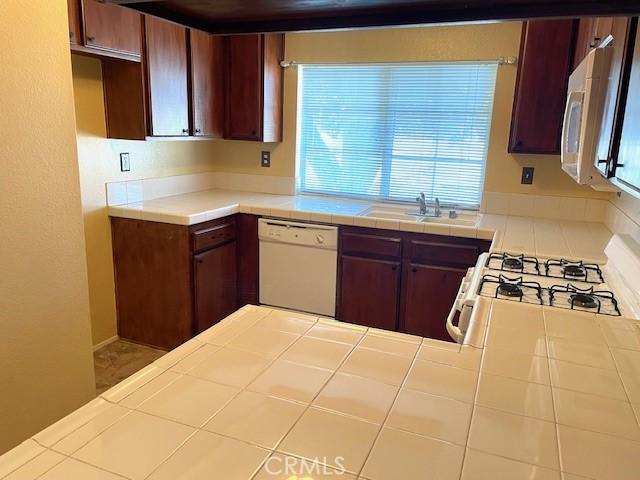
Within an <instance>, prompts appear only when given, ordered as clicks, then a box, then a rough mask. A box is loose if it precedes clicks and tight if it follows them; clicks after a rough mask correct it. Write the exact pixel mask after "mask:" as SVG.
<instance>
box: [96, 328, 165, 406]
mask: <svg viewBox="0 0 640 480" xmlns="http://www.w3.org/2000/svg"><path fill="white" fill-rule="evenodd" d="M165 353H167V352H165V351H164V350H158V349H156V348H151V347H145V346H144V345H138V344H136V343H131V342H125V341H124V340H116V341H115V342H113V343H110V344H109V345H105V346H104V347H102V348H101V349H99V350H96V351H95V352H94V354H93V366H94V369H95V374H96V394H97V395H100V394H101V393H102V392H104V391H106V390H108V389H109V388H111V387H113V386H114V385H116V384H117V383H120V382H121V381H122V380H124V379H125V378H127V377H130V376H131V375H133V374H134V373H136V372H137V371H138V370H141V369H143V368H144V367H146V366H147V365H150V364H151V363H153V362H155V361H156V360H157V359H158V358H160V357H162V356H163V355H164V354H165Z"/></svg>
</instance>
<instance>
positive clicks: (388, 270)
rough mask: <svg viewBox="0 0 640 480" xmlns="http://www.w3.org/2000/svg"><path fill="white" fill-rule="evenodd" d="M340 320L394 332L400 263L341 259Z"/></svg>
mask: <svg viewBox="0 0 640 480" xmlns="http://www.w3.org/2000/svg"><path fill="white" fill-rule="evenodd" d="M340 273H341V282H340V294H339V297H340V298H341V299H343V300H342V301H341V302H340V307H339V314H338V315H339V317H340V318H341V319H345V320H346V321H348V322H351V323H357V324H358V325H366V326H369V327H377V328H383V329H385V330H396V329H397V327H398V294H399V292H400V262H390V261H386V260H376V259H371V258H357V257H349V256H343V257H342V258H341V259H340Z"/></svg>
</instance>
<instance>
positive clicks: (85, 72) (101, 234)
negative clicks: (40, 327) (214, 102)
mask: <svg viewBox="0 0 640 480" xmlns="http://www.w3.org/2000/svg"><path fill="white" fill-rule="evenodd" d="M72 65H73V87H74V96H75V109H76V121H77V140H78V161H79V166H80V183H81V190H82V210H83V214H84V231H85V237H86V244H87V268H88V273H89V295H90V305H91V321H92V327H93V343H94V345H95V344H98V343H100V342H103V341H105V340H107V339H109V338H111V337H113V336H114V335H116V311H115V298H114V283H113V261H112V256H111V231H110V228H109V217H108V216H107V209H106V197H105V183H107V182H114V181H121V180H134V179H138V178H149V177H161V176H167V175H180V174H184V173H194V172H202V171H210V170H213V164H212V159H213V152H212V145H213V144H214V142H213V141H199V140H193V141H184V140H182V141H157V140H151V141H146V142H138V141H124V140H109V139H107V138H105V137H106V127H105V119H104V101H103V92H102V73H101V69H100V61H99V60H96V59H94V58H89V57H82V56H77V55H73V56H72ZM120 152H129V153H130V154H131V172H128V173H122V172H120V157H119V154H120ZM134 293H135V292H132V294H134Z"/></svg>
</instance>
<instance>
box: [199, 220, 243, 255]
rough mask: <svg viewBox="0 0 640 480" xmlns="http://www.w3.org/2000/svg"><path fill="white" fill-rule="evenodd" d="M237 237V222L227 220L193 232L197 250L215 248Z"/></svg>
mask: <svg viewBox="0 0 640 480" xmlns="http://www.w3.org/2000/svg"><path fill="white" fill-rule="evenodd" d="M235 238H236V222H226V223H221V224H220V225H215V226H213V227H209V228H205V229H202V230H197V231H195V232H193V250H194V251H195V252H198V251H201V250H206V249H208V248H213V247H215V246H218V245H222V244H223V243H226V242H229V241H231V240H234V239H235Z"/></svg>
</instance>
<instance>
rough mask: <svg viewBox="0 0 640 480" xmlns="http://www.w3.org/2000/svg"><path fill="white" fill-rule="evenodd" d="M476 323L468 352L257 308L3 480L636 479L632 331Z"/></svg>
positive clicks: (498, 306) (2, 467)
mask: <svg viewBox="0 0 640 480" xmlns="http://www.w3.org/2000/svg"><path fill="white" fill-rule="evenodd" d="M471 325H472V326H471V330H470V331H469V333H468V335H467V339H466V342H465V344H464V345H462V346H460V345H457V344H452V343H447V342H441V341H437V340H431V339H423V338H420V337H414V336H409V335H404V334H399V333H393V332H385V331H381V330H376V329H371V328H369V329H367V328H365V327H360V326H355V325H350V324H346V323H341V322H336V321H334V320H327V319H319V318H316V317H313V316H308V315H302V314H297V313H292V312H286V311H281V310H273V309H269V308H264V307H254V306H246V307H244V308H242V309H240V310H239V311H238V312H236V313H235V314H233V315H231V316H229V317H228V318H227V319H225V320H223V321H222V322H220V323H219V324H218V325H216V326H214V327H212V328H210V329H209V330H207V331H205V332H203V333H202V334H200V335H198V336H197V337H196V338H194V339H192V340H190V341H188V342H187V343H185V344H184V345H182V346H180V347H179V348H177V349H175V350H173V351H172V352H170V353H168V354H167V355H165V356H164V357H162V358H161V359H159V360H157V361H156V362H155V363H154V364H152V365H150V366H148V367H146V368H145V369H143V370H141V371H140V372H138V373H136V374H134V375H133V376H132V377H130V378H129V379H127V380H125V381H123V382H122V383H120V384H119V385H117V386H115V387H113V388H112V389H110V390H108V391H107V392H105V393H103V394H102V395H101V396H100V397H98V398H96V399H95V400H93V401H92V402H90V403H89V404H87V405H85V406H84V407H82V408H80V409H79V410H77V411H76V412H74V413H72V414H71V415H69V416H67V417H65V418H64V419H62V420H60V421H59V422H57V423H56V424H54V425H52V426H51V427H49V428H47V429H45V430H44V431H42V432H40V433H38V434H37V435H34V436H33V437H32V438H31V439H29V440H27V441H26V442H24V443H23V444H21V445H20V446H18V447H16V448H15V449H14V450H12V451H10V452H8V453H6V454H5V455H4V456H2V457H0V478H2V479H13V480H15V479H26V480H28V479H35V478H39V479H43V480H68V479H80V478H82V479H100V480H116V479H122V478H128V479H132V480H138V479H154V480H163V479H167V480H174V479H186V480H191V479H193V480H196V479H197V480H200V479H204V478H220V479H222V478H224V479H238V480H243V479H247V480H248V479H261V480H264V479H285V478H296V477H295V476H294V474H298V475H301V476H302V477H304V478H311V479H320V478H345V479H350V480H354V479H362V480H364V479H366V480H397V479H399V478H407V479H414V478H415V479H419V478H421V479H424V478H434V479H436V478H437V479H439V480H454V479H455V480H458V479H462V480H485V479H486V480H489V479H491V480H493V479H497V478H508V479H509V480H520V479H521V480H552V479H553V480H561V479H563V480H579V479H582V480H584V479H585V478H592V479H598V480H600V479H602V480H614V479H615V480H625V479H634V480H635V479H637V478H638V472H640V427H639V426H638V416H640V330H638V322H637V321H634V320H627V319H622V318H612V317H604V316H598V315H595V314H588V313H582V312H568V311H566V310H557V309H553V308H546V307H539V306H531V305H522V304H514V303H509V302H504V301H501V300H491V299H486V298H483V297H481V298H480V299H479V303H478V305H477V307H476V308H474V317H473V319H472V324H471ZM314 462H315V463H314ZM287 465H288V466H289V467H290V468H293V469H294V470H293V471H292V470H288V471H287V470H285V467H286V466H287ZM302 468H305V469H306V470H302V471H300V470H301V469H302ZM310 468H311V470H309V469H310ZM342 468H343V469H344V471H345V473H343V474H339V473H340V471H342ZM296 469H297V470H296ZM270 472H271V473H273V474H271V473H270ZM278 472H280V473H281V474H276V473H278Z"/></svg>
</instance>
